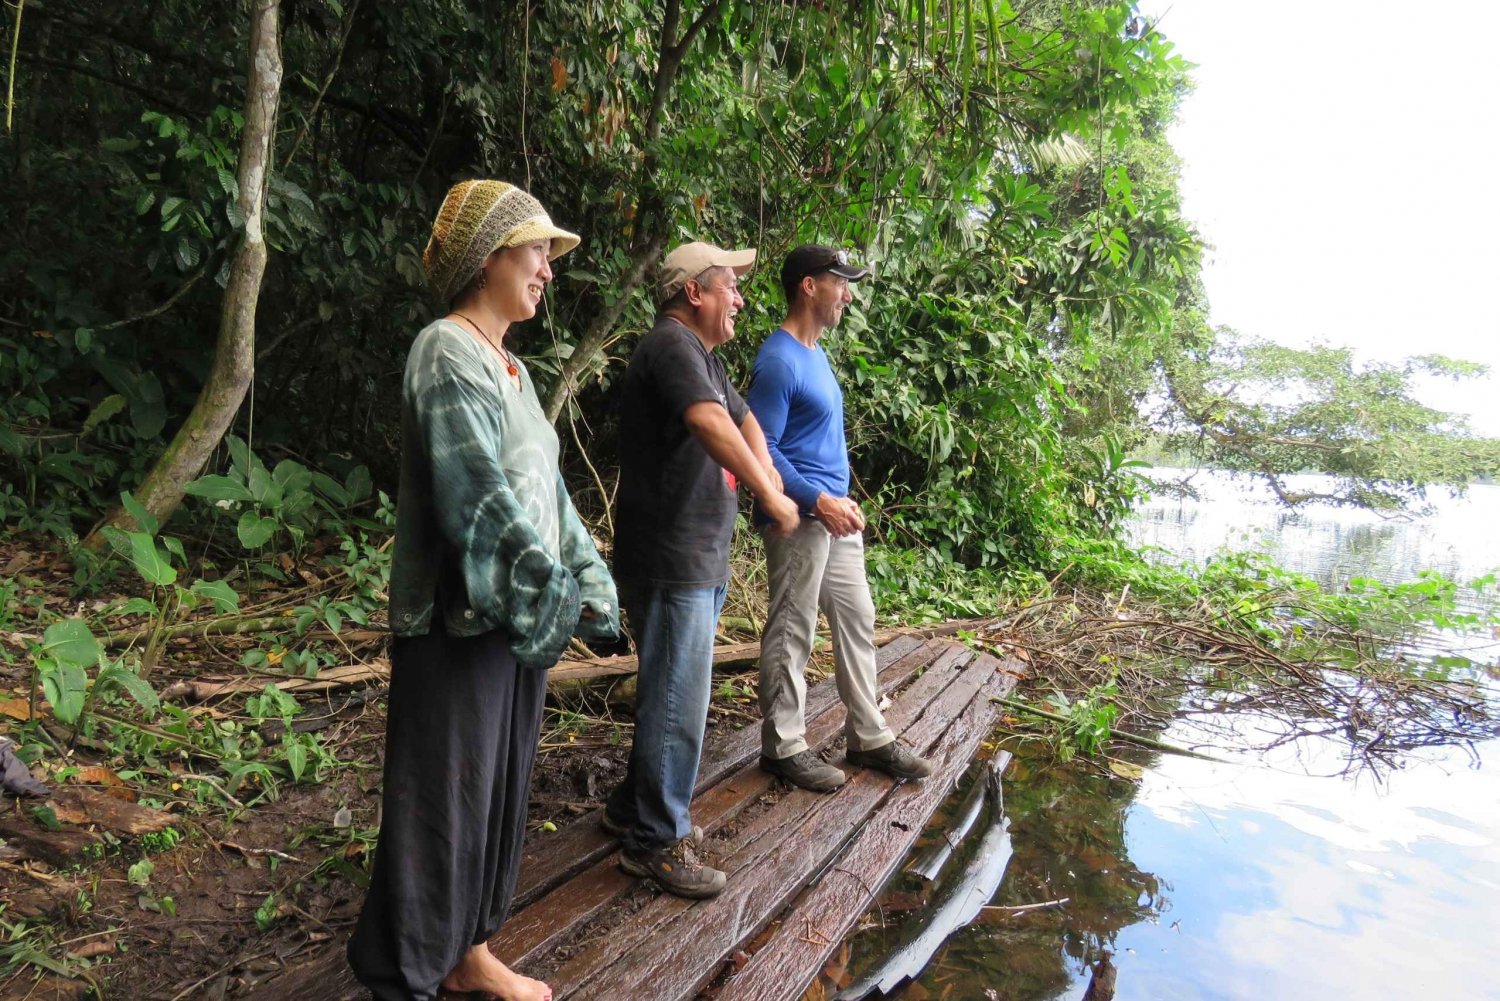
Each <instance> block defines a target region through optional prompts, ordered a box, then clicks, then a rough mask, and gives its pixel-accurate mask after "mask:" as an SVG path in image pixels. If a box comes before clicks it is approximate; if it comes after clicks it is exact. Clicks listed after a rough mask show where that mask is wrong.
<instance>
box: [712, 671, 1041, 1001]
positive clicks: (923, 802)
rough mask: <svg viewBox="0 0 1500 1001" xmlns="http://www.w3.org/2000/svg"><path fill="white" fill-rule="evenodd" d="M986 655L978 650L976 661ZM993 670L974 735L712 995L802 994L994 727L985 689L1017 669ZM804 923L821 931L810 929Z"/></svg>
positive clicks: (905, 795)
mask: <svg viewBox="0 0 1500 1001" xmlns="http://www.w3.org/2000/svg"><path fill="white" fill-rule="evenodd" d="M989 659H991V658H989V657H988V656H986V657H984V658H981V660H980V662H979V663H978V664H976V666H981V665H982V663H983V661H985V660H989ZM993 677H994V680H993V681H992V682H990V683H988V684H986V686H985V687H984V689H983V690H982V691H981V694H980V696H979V697H978V698H976V699H975V700H974V701H973V702H972V703H971V704H970V711H971V712H972V713H973V714H974V715H975V717H976V721H977V723H976V726H975V727H974V729H973V731H972V733H973V735H974V736H973V737H972V738H971V739H970V740H969V741H967V742H966V743H965V744H963V745H960V746H956V747H953V748H951V749H950V753H949V754H948V755H947V756H946V757H945V758H944V759H943V760H942V761H941V762H940V763H939V764H938V767H937V768H936V769H935V770H934V772H933V775H932V777H931V778H930V779H928V780H927V781H926V782H924V783H922V784H921V785H915V784H912V783H907V784H906V785H904V786H902V787H901V788H899V789H897V790H896V791H895V792H894V793H892V795H891V797H890V798H889V799H888V800H887V801H886V802H885V804H884V805H883V806H882V807H881V809H880V810H879V812H877V813H876V814H875V815H874V816H873V817H871V819H870V822H869V823H867V824H866V825H865V826H864V828H863V829H862V830H861V831H860V832H859V834H858V836H857V837H856V838H855V839H854V841H853V842H851V843H850V845H849V849H848V851H847V852H845V853H844V855H843V857H842V858H841V859H840V860H839V865H838V870H837V872H838V877H839V878H833V876H832V875H830V876H827V877H825V878H824V879H823V880H822V881H820V882H818V883H817V884H815V885H813V886H811V887H809V888H808V889H807V890H805V891H803V893H801V894H800V895H798V897H797V899H796V900H795V901H794V902H793V903H792V905H791V906H790V907H789V908H788V909H787V911H786V913H785V914H784V915H783V916H782V920H781V924H780V926H779V927H777V928H776V930H775V931H773V932H772V933H771V935H770V937H769V938H767V939H766V940H765V941H764V942H763V943H761V945H760V947H759V948H758V949H757V950H756V952H755V954H754V956H753V957H752V958H751V960H750V962H749V963H747V964H746V965H745V966H744V967H743V968H742V969H741V970H740V971H739V972H737V973H734V974H732V975H731V976H730V977H729V979H728V980H726V981H725V982H724V984H723V985H722V987H721V988H720V989H719V990H718V991H717V992H716V993H715V998H716V1001H795V999H797V998H800V997H801V996H802V995H803V992H804V991H805V990H806V989H807V986H808V984H810V983H811V982H812V981H813V979H814V978H815V977H816V976H817V974H818V971H819V970H821V969H822V968H823V966H824V964H825V963H827V961H828V959H829V957H830V956H832V955H833V952H834V950H835V949H837V948H838V946H839V943H840V942H842V941H843V940H844V937H845V936H847V935H848V934H849V931H850V929H852V928H853V927H854V924H855V922H856V921H857V920H858V919H859V917H860V915H861V914H863V913H864V912H865V911H866V910H868V909H869V906H870V903H871V897H870V894H871V892H873V891H878V890H879V888H880V887H881V886H883V885H885V883H886V881H887V880H888V879H890V877H891V874H892V873H893V872H895V871H896V867H897V866H899V865H900V864H901V860H902V859H903V858H905V857H906V855H907V853H908V852H909V851H910V850H911V846H912V844H913V842H915V840H916V839H917V837H918V835H919V834H920V833H921V831H922V829H923V828H924V827H925V826H926V824H927V821H928V819H929V818H930V817H931V816H932V814H933V812H934V811H935V810H936V809H937V808H938V806H939V805H940V804H941V803H942V801H943V799H944V798H945V797H946V795H947V794H948V792H949V791H950V790H951V789H952V787H953V785H954V783H956V782H957V781H958V779H959V777H960V776H961V775H962V774H963V771H964V769H965V768H966V767H967V766H968V763H969V759H970V757H971V756H972V754H973V750H974V748H975V747H977V744H978V740H982V739H983V737H984V735H985V734H988V733H989V731H990V729H991V728H992V726H993V724H994V720H995V718H996V717H997V716H998V715H999V712H998V708H997V707H996V705H995V704H994V703H993V702H991V701H990V697H991V696H996V697H1003V696H1004V695H1005V694H1007V693H1008V692H1009V691H1010V690H1011V689H1012V688H1014V687H1015V684H1016V678H1015V675H1014V674H1010V673H1007V672H997V673H996V674H995V675H994V676H993ZM1009 759H1010V755H1009V754H1008V753H1007V752H1000V755H997V758H996V760H995V761H994V762H993V763H992V765H991V767H993V768H995V769H997V770H998V769H1003V768H1004V767H1005V763H1006V762H1007V761H1009ZM846 876H847V878H845V877H846ZM808 927H813V928H815V929H816V931H817V932H818V934H816V935H810V934H808V933H807V928H808Z"/></svg>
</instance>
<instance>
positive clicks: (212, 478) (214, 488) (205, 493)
mask: <svg viewBox="0 0 1500 1001" xmlns="http://www.w3.org/2000/svg"><path fill="white" fill-rule="evenodd" d="M183 490H185V491H186V492H188V493H190V494H192V495H193V496H194V497H202V498H203V499H204V500H206V501H212V502H214V503H217V502H219V501H238V502H240V503H249V502H250V501H252V500H254V499H255V497H254V495H252V494H251V493H250V490H249V488H248V487H246V486H245V484H244V483H242V482H240V481H239V480H237V479H235V478H234V477H232V476H220V475H218V474H217V473H212V474H210V475H208V476H200V477H198V478H197V479H196V480H194V481H192V482H191V483H189V484H188V485H187V486H185V487H183Z"/></svg>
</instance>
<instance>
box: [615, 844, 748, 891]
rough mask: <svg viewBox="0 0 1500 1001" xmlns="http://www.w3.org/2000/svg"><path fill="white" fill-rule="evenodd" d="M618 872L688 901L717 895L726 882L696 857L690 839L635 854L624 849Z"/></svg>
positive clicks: (722, 876)
mask: <svg viewBox="0 0 1500 1001" xmlns="http://www.w3.org/2000/svg"><path fill="white" fill-rule="evenodd" d="M620 869H621V870H622V871H624V872H625V873H626V874H627V875H630V876H640V877H642V878H644V879H653V880H655V881H656V885H657V886H660V887H661V888H662V889H663V890H666V891H667V892H668V893H671V894H674V895H676V896H679V897H687V898H689V899H691V900H701V899H703V898H705V897H714V896H717V895H718V894H719V892H720V891H722V890H723V889H724V884H725V883H727V882H728V881H729V877H728V876H726V875H724V873H723V872H721V871H720V870H718V869H715V868H714V867H713V866H711V865H708V864H707V863H705V862H704V861H703V860H702V859H700V858H699V857H698V850H697V848H696V847H694V845H693V839H692V838H691V837H687V838H683V839H682V840H681V841H678V842H676V843H675V844H670V845H665V846H663V847H661V848H653V849H650V850H649V851H644V852H639V853H637V852H633V851H631V850H630V849H629V848H627V849H625V850H624V851H623V852H621V853H620Z"/></svg>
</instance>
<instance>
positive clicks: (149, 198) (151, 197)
mask: <svg viewBox="0 0 1500 1001" xmlns="http://www.w3.org/2000/svg"><path fill="white" fill-rule="evenodd" d="M155 204H156V192H154V191H143V192H141V197H139V198H137V199H136V200H135V214H136V215H145V214H146V213H147V212H150V211H151V206H153V205H155Z"/></svg>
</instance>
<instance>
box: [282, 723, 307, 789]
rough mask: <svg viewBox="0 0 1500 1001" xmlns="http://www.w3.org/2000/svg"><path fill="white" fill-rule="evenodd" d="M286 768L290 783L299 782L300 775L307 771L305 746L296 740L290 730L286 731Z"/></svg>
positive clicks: (300, 779)
mask: <svg viewBox="0 0 1500 1001" xmlns="http://www.w3.org/2000/svg"><path fill="white" fill-rule="evenodd" d="M286 766H287V768H288V769H289V770H290V771H291V773H292V781H293V782H301V781H302V773H303V772H305V771H307V745H305V744H303V743H302V741H300V740H297V739H296V736H295V735H294V734H293V733H292V732H291V731H290V730H288V731H287V742H286Z"/></svg>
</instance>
